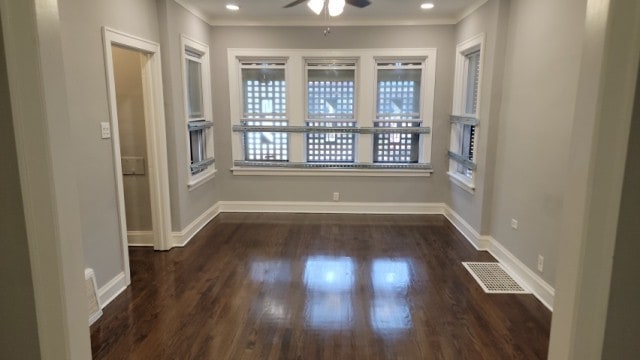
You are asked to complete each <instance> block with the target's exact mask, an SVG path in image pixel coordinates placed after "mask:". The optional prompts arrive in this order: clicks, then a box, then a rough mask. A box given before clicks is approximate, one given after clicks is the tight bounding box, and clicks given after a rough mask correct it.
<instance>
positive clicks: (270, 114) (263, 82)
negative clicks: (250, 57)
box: [242, 68, 287, 119]
mask: <svg viewBox="0 0 640 360" xmlns="http://www.w3.org/2000/svg"><path fill="white" fill-rule="evenodd" d="M242 90H243V100H244V101H243V103H244V104H243V112H244V117H245V119H284V118H286V117H287V98H286V83H285V77H284V69H277V68H276V69H273V68H264V69H254V68H249V69H242Z"/></svg>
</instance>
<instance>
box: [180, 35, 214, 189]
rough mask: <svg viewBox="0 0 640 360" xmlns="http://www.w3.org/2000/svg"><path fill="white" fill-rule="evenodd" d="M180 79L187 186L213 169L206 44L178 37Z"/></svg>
mask: <svg viewBox="0 0 640 360" xmlns="http://www.w3.org/2000/svg"><path fill="white" fill-rule="evenodd" d="M182 51H183V57H182V59H183V68H184V73H183V82H184V94H185V95H184V96H185V115H186V120H187V129H186V130H187V135H188V138H187V143H188V148H189V152H188V153H189V155H190V157H189V167H188V168H189V177H190V180H189V183H188V186H189V187H190V188H192V187H195V186H197V185H198V184H200V183H202V182H204V181H206V180H208V179H210V178H211V177H212V176H213V173H214V172H215V169H214V161H215V160H214V157H213V121H212V114H211V94H210V91H211V90H210V89H211V86H210V80H209V47H208V46H207V45H205V44H202V43H200V42H197V41H195V40H191V39H189V38H187V37H185V36H183V37H182Z"/></svg>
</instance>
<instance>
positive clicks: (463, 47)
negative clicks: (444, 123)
mask: <svg viewBox="0 0 640 360" xmlns="http://www.w3.org/2000/svg"><path fill="white" fill-rule="evenodd" d="M484 40H485V34H484V33H480V34H478V35H475V36H473V37H471V38H470V39H467V40H465V41H463V42H461V43H459V44H458V45H457V46H456V67H455V78H454V83H453V108H452V110H451V113H452V114H453V115H469V114H465V111H464V101H465V100H464V99H465V96H466V94H465V91H466V87H465V83H466V77H467V74H466V72H465V62H466V56H467V55H468V54H469V53H472V52H474V51H477V50H480V74H479V80H478V83H479V84H478V99H477V104H476V114H475V116H476V117H478V114H480V107H481V99H482V82H483V81H482V78H483V76H482V73H483V69H484V53H485V51H484ZM480 125H481V124H480V123H479V124H478V125H475V142H474V147H473V153H474V155H473V162H474V163H477V162H476V160H477V154H478V143H479V141H478V139H479V135H480V131H479V130H480ZM459 139H460V137H459V134H458V131H456V126H454V125H453V124H452V125H451V138H450V146H449V149H450V150H451V151H453V152H457V151H458V148H459V147H460V143H459ZM457 164H458V163H457V162H455V161H453V160H449V171H448V172H447V174H448V175H449V179H450V180H451V182H452V183H453V184H455V185H457V186H459V187H460V188H462V189H463V190H465V191H467V192H469V193H471V194H474V193H475V188H476V186H475V180H474V179H475V175H476V170H474V171H473V176H472V177H471V178H470V177H468V176H465V175H463V174H460V173H458V171H457V170H456V167H457Z"/></svg>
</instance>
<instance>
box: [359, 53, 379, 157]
mask: <svg viewBox="0 0 640 360" xmlns="http://www.w3.org/2000/svg"><path fill="white" fill-rule="evenodd" d="M361 63H362V65H361V66H360V67H359V79H358V80H359V81H358V86H357V87H356V91H357V94H356V95H357V97H358V101H357V102H356V105H357V109H356V116H357V119H356V120H357V125H358V126H361V127H373V120H374V118H375V108H376V103H375V99H376V94H375V88H376V79H375V73H376V70H375V60H374V58H373V56H371V55H367V56H363V57H362V58H361ZM356 144H357V151H356V161H358V162H362V163H372V162H373V135H372V134H360V135H358V136H356Z"/></svg>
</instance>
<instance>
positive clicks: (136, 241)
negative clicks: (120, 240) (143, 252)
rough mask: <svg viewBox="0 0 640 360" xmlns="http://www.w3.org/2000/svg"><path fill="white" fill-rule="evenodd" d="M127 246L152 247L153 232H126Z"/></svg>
mask: <svg viewBox="0 0 640 360" xmlns="http://www.w3.org/2000/svg"><path fill="white" fill-rule="evenodd" d="M127 239H128V240H129V246H153V231H151V230H147V231H137V230H136V231H127Z"/></svg>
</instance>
